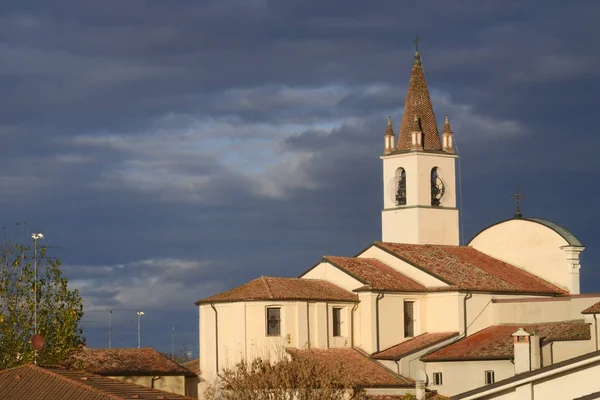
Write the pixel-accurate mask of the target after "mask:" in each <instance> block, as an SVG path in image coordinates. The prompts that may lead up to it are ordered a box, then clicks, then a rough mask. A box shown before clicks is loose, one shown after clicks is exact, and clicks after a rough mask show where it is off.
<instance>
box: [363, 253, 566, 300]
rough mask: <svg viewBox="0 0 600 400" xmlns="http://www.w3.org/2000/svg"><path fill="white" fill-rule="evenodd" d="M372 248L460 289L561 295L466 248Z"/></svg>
mask: <svg viewBox="0 0 600 400" xmlns="http://www.w3.org/2000/svg"><path fill="white" fill-rule="evenodd" d="M375 246H377V247H379V248H381V249H383V250H386V251H388V252H390V253H392V254H393V255H395V256H396V257H398V258H400V259H403V260H404V261H406V262H408V263H410V264H412V265H414V266H415V267H417V268H420V269H421V270H423V271H425V272H427V273H428V274H431V275H433V276H435V277H437V278H438V279H440V280H442V281H444V282H446V283H448V284H449V285H455V286H457V287H458V288H459V289H461V290H474V291H485V292H502V293H532V294H534V293H535V294H548V295H565V294H567V292H566V291H565V290H563V289H560V288H558V287H557V286H554V285H553V284H551V283H550V282H547V281H545V280H543V279H541V278H539V277H537V276H535V275H533V274H531V273H529V272H527V271H524V270H522V269H520V268H517V267H515V266H514V265H511V264H508V263H506V262H504V261H500V260H498V259H495V258H493V257H490V256H488V255H487V254H484V253H482V252H480V251H478V250H475V249H474V248H472V247H469V246H444V245H428V244H420V245H419V244H403V243H388V242H375Z"/></svg>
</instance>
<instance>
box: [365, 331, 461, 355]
mask: <svg viewBox="0 0 600 400" xmlns="http://www.w3.org/2000/svg"><path fill="white" fill-rule="evenodd" d="M456 336H458V332H434V333H423V334H421V335H419V336H415V337H414V338H412V339H409V340H406V341H404V342H402V343H400V344H397V345H395V346H392V347H389V348H387V349H385V350H382V351H380V352H378V353H375V354H373V355H372V357H373V358H374V359H376V360H399V359H401V358H403V357H406V356H408V355H410V354H413V353H416V352H419V351H421V350H425V349H427V348H428V347H431V346H435V345H436V344H439V343H442V342H445V341H446V340H449V339H452V338H453V337H456Z"/></svg>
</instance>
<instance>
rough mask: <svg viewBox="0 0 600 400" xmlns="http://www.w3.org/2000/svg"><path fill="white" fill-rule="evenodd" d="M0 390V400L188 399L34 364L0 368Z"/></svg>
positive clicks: (117, 381)
mask: <svg viewBox="0 0 600 400" xmlns="http://www.w3.org/2000/svg"><path fill="white" fill-rule="evenodd" d="M0 393H1V394H2V395H1V397H2V398H3V399H23V400H48V399H64V400H75V399H77V400H120V399H146V400H150V399H163V400H180V399H182V400H183V399H191V397H186V396H181V395H177V394H174V393H169V392H164V391H162V390H157V389H151V388H148V387H146V386H140V385H136V384H133V383H129V382H123V381H121V380H118V379H112V378H107V377H104V376H99V375H94V374H91V373H89V372H82V371H72V370H67V369H60V368H42V367H39V366H37V365H34V364H27V365H24V366H21V367H16V368H11V369H7V370H4V371H0Z"/></svg>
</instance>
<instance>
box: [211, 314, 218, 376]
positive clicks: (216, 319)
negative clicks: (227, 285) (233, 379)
mask: <svg viewBox="0 0 600 400" xmlns="http://www.w3.org/2000/svg"><path fill="white" fill-rule="evenodd" d="M210 307H211V308H212V309H213V310H215V366H216V367H217V376H218V375H219V313H217V308H216V307H215V303H210Z"/></svg>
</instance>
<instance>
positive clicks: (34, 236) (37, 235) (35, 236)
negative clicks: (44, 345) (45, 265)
mask: <svg viewBox="0 0 600 400" xmlns="http://www.w3.org/2000/svg"><path fill="white" fill-rule="evenodd" d="M31 238H32V239H33V271H34V272H33V279H34V281H33V334H34V335H37V333H38V330H37V303H38V301H37V281H38V277H37V241H38V240H40V239H43V238H44V235H43V234H41V233H32V234H31ZM33 363H34V364H37V350H36V349H34V350H33Z"/></svg>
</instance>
